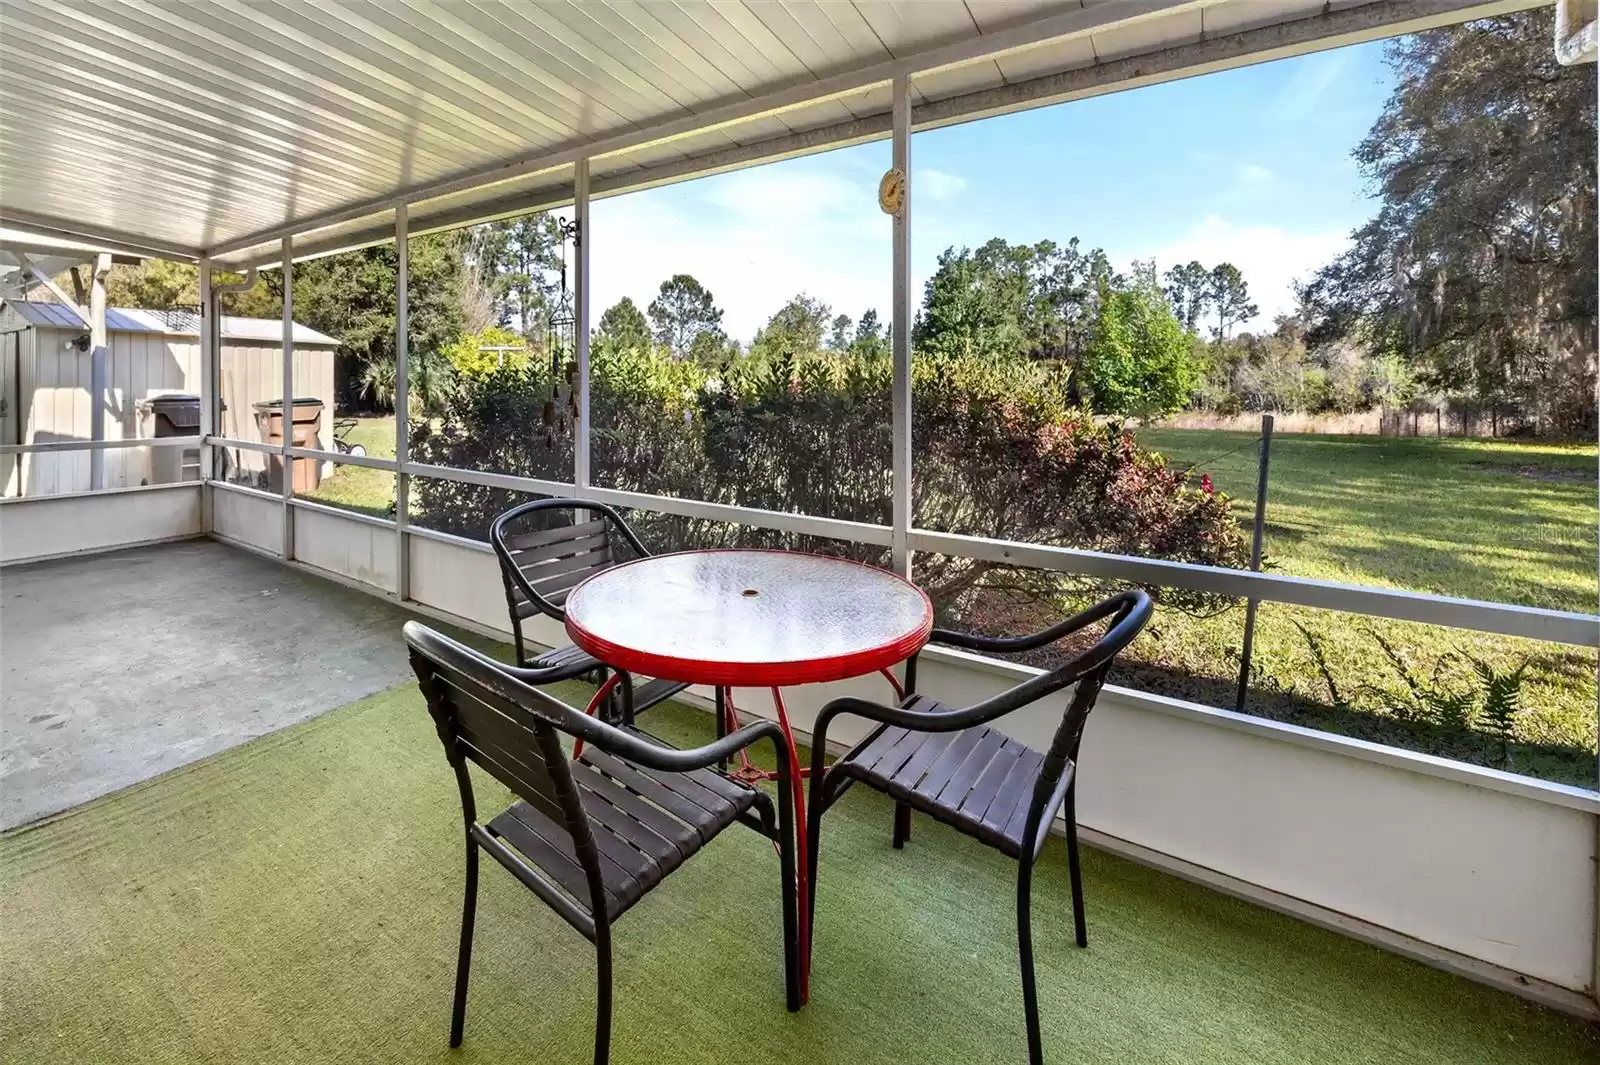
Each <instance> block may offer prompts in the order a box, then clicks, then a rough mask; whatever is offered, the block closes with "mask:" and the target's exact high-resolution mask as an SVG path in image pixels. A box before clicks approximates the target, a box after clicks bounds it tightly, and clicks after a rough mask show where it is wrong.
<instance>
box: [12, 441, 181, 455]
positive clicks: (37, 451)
mask: <svg viewBox="0 0 1600 1065" xmlns="http://www.w3.org/2000/svg"><path fill="white" fill-rule="evenodd" d="M200 443H201V441H200V437H198V436H152V437H137V436H136V437H133V438H131V439H127V440H48V441H45V442H44V443H41V444H0V455H48V454H53V453H56V452H61V451H119V450H121V449H123V448H130V447H199V446H200Z"/></svg>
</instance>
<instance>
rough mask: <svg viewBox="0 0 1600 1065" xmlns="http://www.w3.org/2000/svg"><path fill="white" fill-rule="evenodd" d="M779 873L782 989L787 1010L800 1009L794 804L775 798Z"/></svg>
mask: <svg viewBox="0 0 1600 1065" xmlns="http://www.w3.org/2000/svg"><path fill="white" fill-rule="evenodd" d="M778 807H779V819H778V876H779V878H780V879H781V880H782V899H783V992H784V1005H785V1007H786V1008H787V1009H788V1010H789V1012H790V1013H797V1012H799V1010H800V1006H801V1002H800V965H801V960H800V902H799V893H798V891H797V888H796V877H797V875H798V872H797V870H796V869H795V853H794V851H795V846H794V804H793V803H791V802H789V801H788V798H787V796H780V798H779V799H778Z"/></svg>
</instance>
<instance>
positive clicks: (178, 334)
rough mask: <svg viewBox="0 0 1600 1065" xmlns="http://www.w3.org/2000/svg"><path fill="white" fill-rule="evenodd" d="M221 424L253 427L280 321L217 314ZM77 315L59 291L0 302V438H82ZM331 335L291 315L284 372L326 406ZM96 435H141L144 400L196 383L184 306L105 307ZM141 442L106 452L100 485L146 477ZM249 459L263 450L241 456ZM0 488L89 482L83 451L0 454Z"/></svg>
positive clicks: (52, 490)
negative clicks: (288, 364)
mask: <svg viewBox="0 0 1600 1065" xmlns="http://www.w3.org/2000/svg"><path fill="white" fill-rule="evenodd" d="M221 325H222V345H221V347H220V349H219V352H218V354H219V355H220V359H221V395H222V399H223V402H224V403H225V404H226V409H225V411H224V413H223V426H224V430H225V431H226V433H227V434H228V435H230V436H237V437H240V438H242V439H246V440H255V439H259V434H258V433H257V431H256V425H255V419H254V417H253V415H252V412H251V406H252V404H254V403H256V402H258V401H260V400H267V399H277V398H279V395H280V393H281V392H282V381H283V327H282V325H281V323H279V322H278V321H277V320H275V319H264V318H235V317H230V316H224V317H223V318H222V323H221ZM87 336H88V332H87V330H85V329H84V327H83V323H82V321H81V319H80V318H79V316H78V315H77V314H76V313H74V311H73V309H72V308H70V307H65V306H63V305H61V304H57V303H37V302H28V301H22V300H15V301H4V302H0V396H3V398H4V404H3V414H0V440H3V441H4V442H5V443H8V444H46V443H53V442H57V441H64V440H89V439H91V438H92V432H93V430H92V420H93V419H92V394H93V390H92V388H91V385H90V374H91V367H90V354H89V351H88V345H87V344H84V343H82V342H81V338H86V337H87ZM338 343H339V342H338V341H337V340H336V339H335V338H333V337H330V336H327V335H326V334H323V333H319V332H317V331H316V330H314V329H311V328H310V327H308V326H304V325H300V324H298V323H296V324H295V327H294V380H295V389H296V391H297V393H298V394H299V395H302V396H314V397H316V398H317V399H320V400H322V402H323V404H324V406H325V408H326V409H327V410H328V411H329V413H330V414H331V412H332V410H333V398H334V393H333V361H334V350H335V348H337V347H338ZM106 347H107V356H108V358H107V370H106V396H105V402H106V412H105V439H106V440H138V439H148V438H149V437H150V436H151V434H152V433H153V431H154V427H153V423H152V419H151V418H150V416H149V413H148V409H147V402H148V401H149V400H151V399H153V398H155V397H157V396H162V395H169V394H172V393H198V392H200V391H201V360H200V329H199V315H197V314H195V313H194V312H192V311H150V310H136V309H132V308H108V309H107V311H106ZM151 452H152V449H150V448H140V447H128V448H118V449H115V450H110V451H108V452H106V458H105V484H104V487H106V488H130V487H135V486H137V485H141V484H150V483H153V478H154V474H153V470H152V465H151ZM250 457H252V458H255V459H257V460H259V459H260V458H261V456H259V455H252V456H250ZM0 481H3V483H4V487H5V495H6V496H8V497H10V496H33V495H54V494H62V493H68V492H86V491H89V490H90V470H89V454H88V453H87V452H85V451H71V452H54V453H52V452H45V453H39V454H28V455H5V456H0Z"/></svg>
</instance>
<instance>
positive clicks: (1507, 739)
mask: <svg viewBox="0 0 1600 1065" xmlns="http://www.w3.org/2000/svg"><path fill="white" fill-rule="evenodd" d="M1467 661H1469V662H1471V663H1472V671H1473V673H1474V674H1475V675H1476V677H1477V681H1478V688H1479V691H1480V692H1481V693H1482V695H1483V730H1484V731H1485V732H1487V733H1489V734H1490V735H1491V736H1493V737H1494V738H1495V739H1496V740H1497V741H1498V742H1499V744H1500V758H1499V761H1500V765H1501V767H1502V768H1505V769H1510V768H1511V758H1512V756H1511V744H1512V741H1514V740H1515V739H1516V733H1517V719H1518V717H1519V716H1520V715H1521V713H1522V681H1523V677H1524V675H1525V674H1526V673H1527V671H1528V660H1527V659H1523V660H1522V662H1521V663H1519V664H1518V666H1517V668H1516V669H1513V670H1509V671H1501V670H1497V669H1495V668H1494V667H1493V666H1492V665H1490V664H1489V663H1487V662H1485V661H1483V660H1482V659H1480V658H1473V657H1472V656H1471V655H1468V656H1467Z"/></svg>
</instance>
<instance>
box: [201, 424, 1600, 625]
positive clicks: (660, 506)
mask: <svg viewBox="0 0 1600 1065" xmlns="http://www.w3.org/2000/svg"><path fill="white" fill-rule="evenodd" d="M208 442H209V443H210V444H212V445H214V446H221V447H243V448H245V449H247V450H251V451H261V452H266V453H269V454H278V453H279V449H277V448H275V447H271V446H269V445H266V444H260V443H255V442H252V441H241V440H230V439H225V438H222V437H212V438H210V440H209V441H208ZM289 453H290V455H291V456H293V457H295V458H307V459H317V460H321V461H328V462H334V463H338V464H342V465H350V466H362V467H366V468H369V469H378V470H387V471H389V472H393V473H396V474H400V473H403V474H405V475H407V476H410V477H427V478H432V479H435V480H442V481H452V482H455V483H458V484H473V485H481V486H483V487H487V488H501V489H506V490H509V491H516V492H528V493H532V494H535V495H546V496H559V495H580V494H581V495H582V497H583V498H586V499H593V500H595V501H597V502H602V503H610V504H612V505H614V506H622V507H632V508H636V509H640V510H648V511H651V512H654V513H658V514H673V515H678V516H681V517H686V518H697V519H702V520H706V521H722V522H729V523H732V524H737V525H748V526H752V527H755V528H760V529H772V530H775V531H777V532H786V533H795V534H800V535H808V536H821V537H827V538H829V539H835V540H844V541H848V542H852V543H858V544H865V545H869V546H873V547H890V546H891V545H892V544H893V537H894V530H893V529H892V528H891V527H889V526H887V525H875V524H871V523H868V522H857V521H847V520H844V519H841V518H823V517H818V516H816V515H810V514H790V513H785V512H782V511H773V510H761V509H757V508H755V507H742V506H735V505H731V504H727V503H712V502H707V501H704V500H699V499H685V498H681V497H678V496H662V495H654V494H651V493H647V492H631V491H624V490H621V489H615V488H599V487H590V488H588V489H587V490H584V491H582V492H580V491H579V490H578V489H577V487H576V486H575V485H573V484H570V483H565V482H561V481H547V480H543V479H540V478H534V477H518V476H515V475H513V474H504V473H489V472H485V471H481V470H463V469H457V468H454V467H450V466H435V465H431V464H428V463H419V462H407V463H400V462H396V461H395V460H393V459H385V458H374V457H371V456H355V455H346V454H341V453H338V452H332V451H319V450H315V449H308V448H291V449H290V452H289ZM213 483H215V482H213ZM262 495H263V497H264V498H270V499H273V500H276V499H277V498H278V497H277V496H275V495H266V494H264V493H263V494H262ZM296 502H297V503H299V502H300V501H298V500H297V501H296ZM400 505H402V502H401V501H399V500H397V502H396V506H397V507H398V506H400ZM323 509H328V508H323ZM340 513H345V512H344V511H340ZM363 518H364V519H366V520H368V521H369V522H381V523H383V524H385V525H386V526H389V527H394V526H395V525H396V523H395V522H393V521H387V520H386V519H382V518H371V517H370V516H366V515H363ZM406 533H407V535H420V534H422V530H421V529H418V528H415V527H408V528H407V529H406ZM907 539H908V543H909V546H910V549H911V550H912V551H922V552H934V553H938V554H943V555H950V556H953V557H957V558H968V559H976V560H979V561H984V562H995V563H1000V564H1004V565H1012V566H1018V567H1025V568H1029V569H1039V570H1046V571H1050V572H1055V573H1066V574H1072V575H1074V576H1086V577H1098V578H1102V579H1107V580H1121V581H1128V582H1131V583H1134V584H1145V585H1151V586H1156V587H1163V588H1181V589H1185V590H1188V591H1197V592H1207V593H1211V594H1215V595H1224V596H1231V597H1235V598H1238V599H1257V600H1260V601H1262V602H1269V603H1283V604H1287V605H1291V606H1301V607H1309V608H1312V609H1316V610H1332V611H1337V612H1340V613H1345V614H1356V615H1361V616H1365V617H1376V618H1386V619H1391V620H1395V621H1410V622H1418V623H1421V624H1427V625H1438V626H1441V627H1444V628H1453V629H1466V630H1471V631H1475V632H1484V633H1491V634H1494V635H1498V636H1516V637H1521V638H1523V639H1530V640H1542V641H1545V642H1548V643H1558V644H1566V645H1569V646H1576V647H1590V648H1600V616H1596V615H1592V614H1579V613H1574V612H1571V611H1565V610H1552V609H1548V608H1545V607H1531V606H1519V605H1516V604H1512V603H1494V602H1485V601H1481V600H1475V599H1460V598H1455V597H1451V596H1441V595H1432V594H1429V593H1424V592H1413V591H1406V590H1403V589H1397V588H1378V587H1372V586H1369V585H1356V584H1343V583H1339V582H1337V581H1325V580H1317V579H1314V578H1310V577H1291V576H1286V575H1283V574H1277V573H1258V572H1253V571H1251V570H1237V569H1223V568H1220V567H1215V566H1201V565H1195V564H1193V563H1189V562H1172V561H1168V560H1166V559H1157V558H1139V557H1137V556H1132V555H1111V554H1104V553H1101V552H1097V551H1085V550H1081V549H1077V548H1070V547H1057V546H1053V545H1050V544H1030V543H1023V542H1019V541H1014V540H992V539H987V538H984V537H978V536H964V535H960V534H956V533H944V532H936V531H933V530H930V529H918V528H912V529H910V530H909V531H908V537H907Z"/></svg>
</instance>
